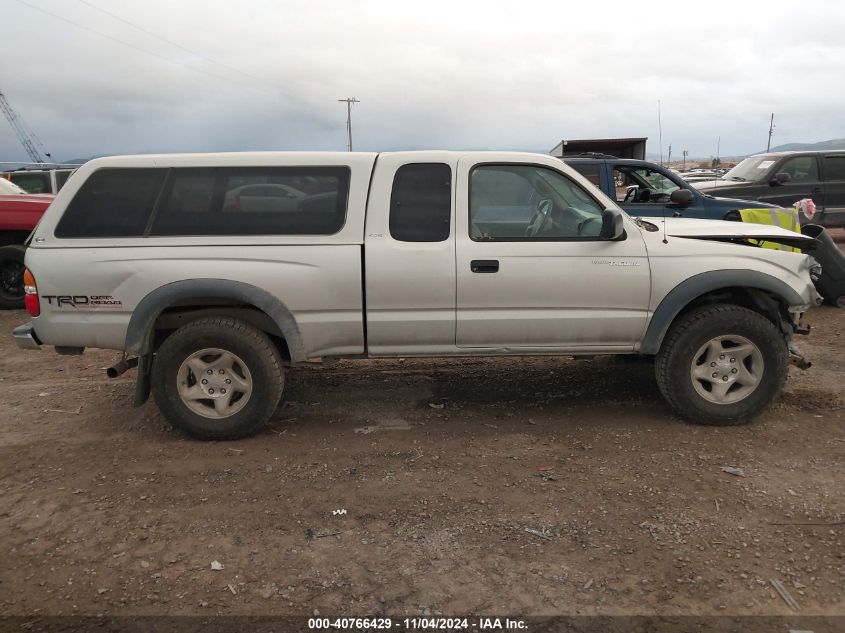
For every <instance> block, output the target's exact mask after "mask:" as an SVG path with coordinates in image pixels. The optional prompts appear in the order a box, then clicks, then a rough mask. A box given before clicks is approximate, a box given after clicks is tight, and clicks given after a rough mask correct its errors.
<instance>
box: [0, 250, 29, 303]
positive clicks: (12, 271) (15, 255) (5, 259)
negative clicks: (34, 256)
mask: <svg viewBox="0 0 845 633" xmlns="http://www.w3.org/2000/svg"><path fill="white" fill-rule="evenodd" d="M25 253H26V247H25V246H22V245H20V244H11V245H9V246H2V247H0V310H22V309H23V270H24V265H23V258H24V254H25Z"/></svg>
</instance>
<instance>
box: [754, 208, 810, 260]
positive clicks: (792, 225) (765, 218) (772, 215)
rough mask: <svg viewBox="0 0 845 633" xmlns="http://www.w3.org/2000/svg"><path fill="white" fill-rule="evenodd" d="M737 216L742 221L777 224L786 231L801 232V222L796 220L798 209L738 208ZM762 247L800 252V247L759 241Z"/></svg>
mask: <svg viewBox="0 0 845 633" xmlns="http://www.w3.org/2000/svg"><path fill="white" fill-rule="evenodd" d="M739 217H741V218H742V221H743V222H751V223H752V224H768V225H770V226H777V227H780V228H782V229H786V230H787V231H793V232H795V233H798V234H800V233H801V222H800V221H799V220H798V209H795V208H791V209H740V210H739ZM760 246H762V247H763V248H771V249H774V250H781V251H789V252H792V253H800V252H801V249H800V248H797V247H794V246H787V245H785V244H778V243H777V242H762V241H761V242H760Z"/></svg>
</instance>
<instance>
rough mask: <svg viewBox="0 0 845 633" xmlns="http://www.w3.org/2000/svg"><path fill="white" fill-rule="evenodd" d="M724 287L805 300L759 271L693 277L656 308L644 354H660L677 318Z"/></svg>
mask: <svg viewBox="0 0 845 633" xmlns="http://www.w3.org/2000/svg"><path fill="white" fill-rule="evenodd" d="M723 288H756V289H758V290H765V291H768V292H771V293H773V294H775V295H777V296H778V297H780V298H782V299H783V300H784V301H786V302H787V304H789V305H801V304H802V303H804V300H803V299H802V298H801V295H799V294H798V293H797V292H795V290H794V289H793V288H791V287H790V286H789V285H788V284H786V283H785V282H783V281H781V280H780V279H778V278H776V277H772V276H771V275H767V274H765V273H761V272H759V271H756V270H741V269H738V270H711V271H708V272H704V273H700V274H698V275H695V276H694V277H690V278H689V279H686V280H684V281H682V282H681V283H680V284H678V285H677V286H675V287H674V288H673V289H672V290H671V292H669V294H667V295H666V296H665V297H664V298H663V300H662V301H661V302H660V304H659V305H658V306H657V309H655V311H654V314H653V315H652V317H651V320H650V321H649V324H648V328H646V333H645V336H644V337H643V342H642V343H641V344H640V349H639V352H640V354H657V352H658V351H660V345H661V344H662V343H663V338H664V337H665V336H666V332H668V331H669V326H671V325H672V322H673V321H674V320H675V317H677V316H678V314H679V313H680V312H681V310H683V309H684V308H685V307H686V306H688V305H689V304H690V303H691V302H692V301H694V300H695V299H697V298H698V297H700V296H702V295H704V294H707V293H708V292H712V291H714V290H720V289H723Z"/></svg>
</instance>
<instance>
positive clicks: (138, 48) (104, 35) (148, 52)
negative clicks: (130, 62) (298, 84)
mask: <svg viewBox="0 0 845 633" xmlns="http://www.w3.org/2000/svg"><path fill="white" fill-rule="evenodd" d="M17 1H18V3H20V4H22V5H24V6H26V7H29V8H30V9H34V10H36V11H40V12H41V13H44V14H46V15H49V16H51V17H53V18H56V19H57V20H61V21H62V22H67V23H68V24H70V25H72V26H74V27H76V28H78V29H81V30H83V31H88V32H89V33H93V34H94V35H98V36H100V37H102V38H105V39H107V40H111V41H112V42H116V43H118V44H121V45H122V46H127V47H129V48H131V49H134V50H136V51H138V52H141V53H144V54H146V55H151V56H152V57H155V58H157V59H160V60H162V61H165V62H167V63H168V64H173V65H177V66H182V67H184V68H188V69H190V70H194V71H196V72H199V73H202V74H204V75H208V76H209V77H213V78H215V79H220V80H222V81H228V82H231V83H235V84H239V85H246V84H245V82H239V81H235V80H233V79H232V78H231V77H224V76H223V75H218V74H216V73H212V72H209V71H207V70H203V69H202V68H198V67H197V66H192V65H190V64H185V63H183V62H180V61H177V60H174V59H170V58H169V57H165V56H164V55H159V54H158V53H155V52H153V51H151V50H149V49H146V48H143V47H141V46H136V45H135V44H132V43H130V42H126V41H124V40H121V39H119V38H117V37H113V36H111V35H108V34H107V33H102V32H100V31H98V30H96V29H92V28H90V27H87V26H85V25H84V24H79V23H78V22H74V21H73V20H71V19H69V18H66V17H64V16H62V15H59V14H57V13H53V12H52V11H48V10H47V9H44V8H42V7H39V6H36V5H34V4H30V3H29V2H26V0H17ZM240 74H243V73H240Z"/></svg>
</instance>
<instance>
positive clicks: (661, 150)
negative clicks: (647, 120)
mask: <svg viewBox="0 0 845 633" xmlns="http://www.w3.org/2000/svg"><path fill="white" fill-rule="evenodd" d="M657 130H658V136H659V137H660V139H659V142H660V166H661V167H663V123H662V122H661V121H660V99H658V100H657Z"/></svg>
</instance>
